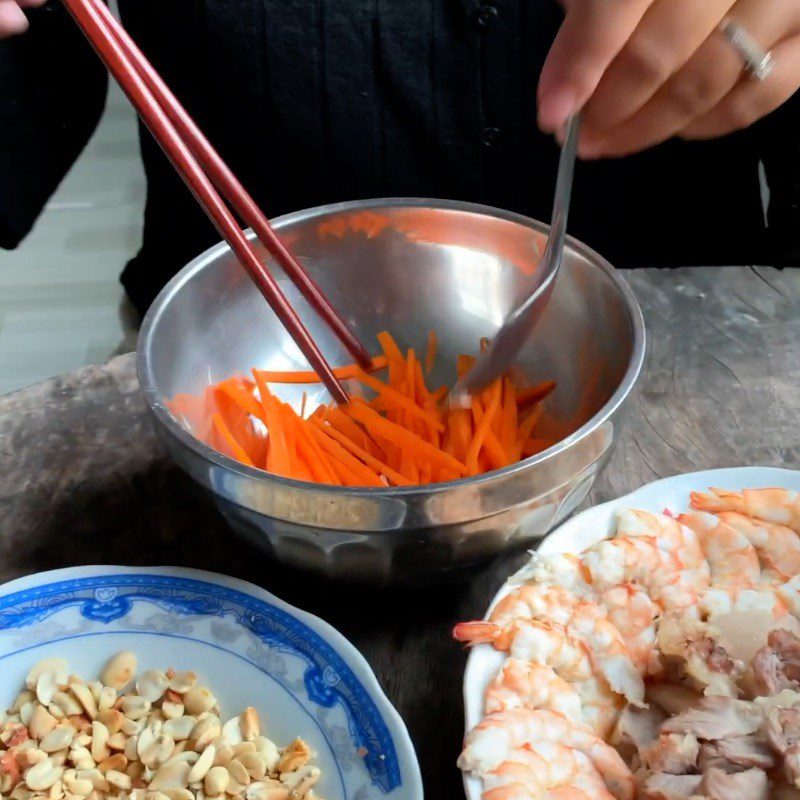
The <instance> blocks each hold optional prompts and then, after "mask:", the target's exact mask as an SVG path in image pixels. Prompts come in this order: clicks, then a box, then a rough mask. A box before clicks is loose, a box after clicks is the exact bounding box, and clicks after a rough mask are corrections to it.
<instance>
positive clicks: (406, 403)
mask: <svg viewBox="0 0 800 800" xmlns="http://www.w3.org/2000/svg"><path fill="white" fill-rule="evenodd" d="M409 363H411V362H409ZM355 378H356V380H358V381H360V382H361V383H363V384H364V385H365V386H369V388H370V389H372V390H373V391H376V392H377V393H378V394H379V395H380V396H381V397H383V399H384V400H386V401H388V402H390V403H392V404H393V405H395V406H396V407H397V408H401V409H403V411H405V412H406V413H407V414H408V415H410V416H412V417H417V419H421V420H422V421H423V422H425V423H426V424H427V425H430V426H431V428H433V429H434V430H436V431H444V425H442V424H441V423H440V422H438V421H437V419H436V417H435V416H434V415H433V414H432V413H431V412H430V411H426V410H425V409H424V408H421V407H420V406H418V405H417V404H416V403H415V402H414V400H412V399H411V398H410V397H406V396H405V395H403V394H402V393H401V392H398V391H397V390H396V389H392V387H391V386H387V385H386V384H385V383H383V381H379V380H378V379H377V378H373V377H372V376H371V375H367V374H366V373H365V372H362V373H361V374H359V375H356V376H355Z"/></svg>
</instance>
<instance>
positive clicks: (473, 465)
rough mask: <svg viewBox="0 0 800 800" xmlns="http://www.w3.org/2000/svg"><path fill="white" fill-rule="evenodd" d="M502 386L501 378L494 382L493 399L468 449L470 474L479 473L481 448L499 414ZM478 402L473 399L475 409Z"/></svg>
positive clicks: (492, 387)
mask: <svg viewBox="0 0 800 800" xmlns="http://www.w3.org/2000/svg"><path fill="white" fill-rule="evenodd" d="M501 387H502V384H501V383H500V381H499V380H498V381H495V382H494V383H493V384H492V386H491V392H492V399H491V400H490V401H489V405H488V406H487V408H486V411H485V412H484V413H483V418H482V419H481V421H480V422H479V423H478V427H477V428H476V429H475V436H474V437H473V438H472V441H471V442H470V443H469V448H468V449H467V469H468V470H469V474H470V475H477V474H478V473H479V469H478V456H479V455H480V451H481V448H482V447H483V443H484V441H485V440H486V435H487V434H488V433H489V429H490V426H491V424H492V421H493V420H494V417H495V414H497V410H498V409H499V408H500V390H501ZM476 403H477V401H475V400H473V410H474V405H475V404H476Z"/></svg>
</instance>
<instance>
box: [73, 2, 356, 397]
mask: <svg viewBox="0 0 800 800" xmlns="http://www.w3.org/2000/svg"><path fill="white" fill-rule="evenodd" d="M63 1H64V5H65V6H66V7H67V9H68V10H69V12H70V13H71V14H72V16H73V18H74V19H75V21H76V22H77V24H78V25H79V27H80V28H81V30H82V31H83V32H84V34H85V35H86V37H87V38H88V39H89V41H90V43H91V44H92V46H93V47H94V48H95V50H96V51H97V54H98V55H99V56H100V58H101V59H102V61H103V62H104V63H105V65H106V67H107V68H108V70H109V72H111V74H112V75H113V76H114V78H115V79H116V81H117V83H119V85H120V87H121V88H122V90H123V91H124V92H125V94H126V95H127V96H128V98H129V99H130V101H131V103H132V104H133V106H134V108H135V109H136V111H137V112H138V114H139V116H140V117H141V118H142V120H143V122H144V123H145V125H147V127H148V129H149V130H150V132H151V133H152V134H153V136H154V137H155V139H156V141H157V142H158V143H159V144H160V145H161V147H162V149H163V150H164V152H165V154H166V155H167V157H168V158H169V159H170V161H171V162H172V164H173V166H174V167H175V169H176V170H177V171H178V173H179V174H180V175H181V177H182V178H183V179H184V181H185V182H186V184H187V185H188V187H189V188H190V189H191V191H192V193H193V194H194V195H195V197H196V198H197V200H198V202H199V203H200V205H201V206H202V207H203V209H204V210H205V212H206V214H207V215H208V216H209V218H210V219H211V221H212V222H213V223H214V225H215V226H216V227H217V229H218V230H219V232H220V234H221V235H222V237H223V238H224V239H225V240H226V241H227V242H228V244H229V245H230V247H231V249H232V250H233V252H234V253H235V255H236V256H237V258H238V259H239V261H240V263H241V264H242V266H244V267H245V269H246V270H247V271H248V273H249V274H250V277H251V278H252V279H253V281H254V282H255V284H256V285H257V287H258V288H259V290H260V291H261V293H262V294H263V295H264V297H265V298H266V300H267V302H268V303H269V304H270V306H271V307H272V309H273V311H274V312H275V314H276V315H277V316H278V318H279V319H280V321H281V323H282V324H283V325H284V327H285V328H286V330H287V331H288V332H289V334H290V335H291V336H292V338H293V339H294V341H295V342H296V344H297V346H298V347H299V348H300V350H301V351H302V353H303V355H304V356H305V357H306V359H307V360H308V362H309V364H310V365H311V367H312V368H313V369H314V371H315V372H317V374H318V375H319V376H320V378H321V379H322V381H323V383H324V384H325V386H326V388H327V389H328V391H329V392H330V393H331V396H332V397H333V399H334V400H335V401H336V402H337V403H347V402H348V397H347V393H346V392H345V391H344V389H343V388H342V386H341V384H340V383H339V381H338V380H337V378H336V376H335V375H334V373H333V370H332V369H331V367H330V365H329V364H328V362H327V361H326V359H325V356H324V355H323V354H322V352H321V351H320V349H319V347H318V346H317V344H316V343H315V342H314V340H313V339H312V338H311V336H310V334H309V333H308V331H307V330H306V328H305V326H304V325H303V323H302V321H301V320H300V318H299V317H298V315H297V313H296V312H295V310H294V309H293V308H292V306H291V305H290V303H289V301H288V300H287V298H286V296H285V295H284V294H283V292H282V290H281V288H280V286H278V284H277V282H276V281H275V279H274V278H273V276H272V275H271V274H270V272H269V271H268V270H267V269H266V267H265V266H264V265H263V264H262V263H261V261H260V260H259V258H258V256H257V255H256V252H255V250H254V249H253V247H252V245H251V244H250V242H249V241H248V240H247V237H246V236H245V235H244V233H243V232H242V230H241V228H240V227H239V225H238V224H237V222H236V219H235V218H234V216H233V214H232V213H231V212H230V211H229V210H228V208H227V206H226V205H225V203H224V202H223V200H222V198H221V197H220V196H219V194H218V193H217V191H216V189H215V188H214V185H213V184H212V182H211V179H210V177H209V175H207V174H206V173H205V172H204V171H203V169H202V167H201V166H200V164H198V162H197V160H196V159H195V156H194V155H193V152H192V149H190V146H189V145H188V144H187V143H186V142H184V141H183V139H182V138H181V135H180V134H179V133H178V131H177V130H176V127H175V124H174V123H173V121H172V120H171V118H170V114H169V113H168V111H167V107H170V110H171V112H172V114H174V115H176V117H177V116H179V117H180V118H181V122H182V126H183V127H184V135H187V139H189V140H190V141H191V143H192V145H193V147H194V148H197V150H196V152H198V153H202V154H203V157H204V160H205V162H206V164H210V165H211V167H210V169H209V172H211V173H212V176H213V177H214V178H215V179H216V180H217V181H219V182H220V184H221V185H222V186H224V187H225V191H226V193H228V196H229V198H231V203H232V205H234V206H235V207H237V209H246V210H247V214H248V216H247V217H245V214H244V213H242V216H243V217H245V219H246V220H248V221H249V220H253V221H255V220H256V218H258V222H259V227H261V228H262V229H263V230H265V231H268V233H267V234H266V239H262V241H263V242H264V244H265V246H266V247H267V248H268V249H269V250H270V252H271V253H272V254H273V255H275V257H276V260H277V259H279V258H280V259H282V260H281V263H282V264H285V263H291V265H292V267H291V268H290V269H291V272H289V270H287V273H288V274H289V275H290V277H291V278H292V279H293V280H297V281H302V283H300V284H299V288H300V289H301V291H303V294H304V295H305V296H306V297H308V298H309V299H310V302H312V307H314V308H316V309H318V310H320V309H326V310H327V314H328V315H326V313H325V311H323V310H320V313H321V315H322V316H323V317H324V318H325V319H326V321H328V322H330V320H331V319H335V320H336V327H335V328H334V330H335V331H336V332H337V334H338V333H339V331H340V330H341V329H342V328H343V329H345V330H347V334H349V336H346V340H345V339H343V343H344V344H345V345H346V346H348V342H350V343H351V344H352V342H356V344H357V351H359V352H358V359H359V361H361V360H362V354H361V352H360V351H361V350H363V348H362V347H361V345H360V344H358V343H357V340H355V337H354V336H353V335H352V333H351V332H350V331H349V330H348V329H347V326H346V325H345V324H344V323H343V322H341V320H340V319H339V318H338V317H337V316H336V314H335V312H334V311H333V309H332V308H331V306H330V305H329V304H328V303H327V301H325V302H324V306H322V305H318V304H317V300H318V299H323V300H324V297H323V296H322V293H321V292H320V291H319V289H318V287H316V285H315V284H314V283H313V282H312V281H311V280H310V279H309V278H308V277H307V276H306V275H305V272H304V271H303V269H302V267H301V266H300V265H299V264H298V263H297V262H296V261H294V259H292V257H291V255H290V254H289V253H288V251H286V249H285V248H284V247H283V246H282V245H281V244H280V242H279V241H278V239H277V237H276V236H275V234H274V231H272V229H271V228H270V227H269V223H268V222H267V220H266V218H265V217H264V216H263V214H262V213H261V212H260V211H258V207H257V206H256V205H255V203H254V202H253V200H252V198H250V197H249V195H247V194H246V192H245V191H244V189H243V188H242V187H241V185H240V184H239V183H238V181H237V180H236V178H235V177H234V176H233V174H232V173H231V172H230V170H229V169H228V168H227V167H226V166H225V164H224V162H222V159H221V158H219V156H218V155H217V154H216V152H215V151H214V150H213V148H212V147H211V145H210V144H209V143H208V142H207V140H205V138H204V137H203V136H202V134H200V131H199V130H198V129H197V127H196V125H194V123H193V122H192V120H191V118H190V117H189V116H188V114H186V112H185V111H184V110H183V109H180V112H182V113H179V111H178V108H180V107H179V106H178V104H177V101H175V104H174V105H173V104H172V103H170V102H169V101H170V100H175V98H174V97H172V95H171V93H169V90H167V93H166V94H163V93H162V94H161V99H163V100H165V101H166V102H165V104H164V107H162V104H161V103H160V102H159V100H157V99H156V97H155V96H154V92H152V90H151V88H150V87H149V86H148V83H147V82H146V81H145V79H144V77H143V76H142V75H141V74H140V73H139V72H138V71H137V68H136V66H135V65H134V64H133V63H132V61H131V59H130V58H129V56H128V54H127V53H126V50H125V48H123V46H122V44H121V42H120V41H119V40H118V39H117V37H116V36H115V35H114V34H113V33H112V31H111V30H110V29H109V26H108V25H107V24H106V22H107V20H106V15H105V14H101V12H100V11H99V9H98V5H97V4H95V3H94V2H93V0H63ZM112 19H113V17H112ZM114 23H115V28H119V26H118V25H117V24H116V20H114ZM119 30H121V28H119ZM131 44H132V42H131ZM142 60H143V61H144V57H143V56H142ZM147 66H148V67H149V65H147ZM147 72H148V73H151V74H150V78H151V80H152V79H153V78H154V77H157V76H156V74H155V71H154V70H153V69H152V67H149V69H148V70H147ZM159 83H160V84H161V86H160V87H159V88H162V89H166V86H164V85H163V81H160V80H159ZM176 106H177V108H176ZM254 210H255V211H257V212H258V213H257V216H254ZM240 213H241V212H240ZM262 220H263V223H265V225H262ZM251 224H252V223H251ZM253 227H254V228H255V225H254V226H253ZM256 233H258V235H259V237H261V233H259V231H258V230H257V231H256ZM275 244H277V245H278V247H279V249H280V253H281V256H280V257H279V256H277V255H276V252H275V250H274V249H273V248H274V247H275ZM299 276H302V278H300V277H299ZM311 298H313V300H312V299H311ZM332 327H333V326H332ZM348 349H350V346H348ZM351 352H353V351H352V350H351ZM364 352H366V351H364ZM353 355H354V356H356V353H355V352H353ZM366 358H367V359H369V356H368V355H367V356H366Z"/></svg>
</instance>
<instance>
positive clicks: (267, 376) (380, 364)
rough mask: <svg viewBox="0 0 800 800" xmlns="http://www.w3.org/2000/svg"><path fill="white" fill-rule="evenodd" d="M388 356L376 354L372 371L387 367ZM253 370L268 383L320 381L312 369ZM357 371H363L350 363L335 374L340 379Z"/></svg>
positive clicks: (336, 370) (349, 376)
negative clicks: (304, 370)
mask: <svg viewBox="0 0 800 800" xmlns="http://www.w3.org/2000/svg"><path fill="white" fill-rule="evenodd" d="M388 363H389V362H388V360H387V358H386V356H375V358H373V359H372V364H371V365H370V372H377V371H378V370H381V369H386V367H387V365H388ZM253 372H254V373H255V372H260V373H261V376H262V377H263V378H264V380H265V381H266V382H267V383H320V382H321V381H320V377H319V375H317V373H316V372H312V371H311V370H309V371H307V372H296V371H292V370H267V369H259V370H253ZM357 372H362V369H361V367H359V366H358V364H348V365H347V366H346V367H335V368H334V370H333V374H334V375H335V376H336V377H337V378H338V379H339V380H340V381H344V380H348V379H349V378H354V377H355V375H356V373H357Z"/></svg>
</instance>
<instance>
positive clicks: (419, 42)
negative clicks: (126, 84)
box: [0, 0, 800, 310]
mask: <svg viewBox="0 0 800 800" xmlns="http://www.w3.org/2000/svg"><path fill="white" fill-rule="evenodd" d="M120 7H121V11H122V15H123V20H124V22H125V24H126V25H127V27H128V29H129V31H130V32H131V33H132V34H133V36H134V37H135V38H136V40H137V41H138V42H139V44H140V45H141V47H142V49H143V50H144V51H145V53H146V54H147V55H148V56H149V57H150V59H151V60H152V61H153V62H154V64H155V66H156V67H157V68H158V69H159V70H160V71H161V72H162V74H163V76H164V77H165V78H166V80H167V81H168V83H170V85H171V86H172V88H173V89H174V91H175V93H176V94H177V95H178V97H179V98H180V99H181V100H182V102H184V104H185V105H186V106H187V108H188V110H189V111H190V113H191V114H193V115H194V116H195V118H196V120H197V121H198V123H199V124H200V125H201V127H203V128H204V130H205V131H206V132H207V134H208V135H209V138H210V139H211V140H212V142H213V143H214V144H215V146H216V147H217V148H218V149H219V150H220V152H221V153H222V155H223V157H224V158H225V159H226V160H227V161H228V162H229V164H230V165H231V167H232V168H233V169H234V171H235V172H236V173H237V174H238V176H239V177H240V179H241V180H242V182H243V183H244V184H245V185H246V186H247V188H248V189H249V190H250V191H251V193H252V194H253V195H254V197H255V198H256V200H257V201H258V202H259V203H260V204H261V206H262V208H263V209H264V210H265V211H266V213H267V214H268V215H269V216H276V215H278V214H281V213H284V212H287V211H290V210H294V209H298V208H302V207H308V206H314V205H318V204H322V203H328V202H333V201H339V200H349V199H355V198H364V197H376V196H424V197H445V198H457V199H463V200H470V201H475V202H481V203H486V204H489V205H493V206H499V207H503V208H507V209H512V210H514V211H518V212H521V213H523V214H527V215H529V216H532V217H535V218H538V219H544V220H547V219H548V217H549V214H550V208H551V204H552V192H553V187H554V178H555V169H556V162H557V148H556V146H555V144H554V143H553V141H552V139H551V138H550V137H547V136H544V135H542V134H541V133H540V132H539V131H538V130H537V128H536V108H535V94H536V83H537V79H538V74H539V70H540V68H541V65H542V63H543V61H544V58H545V56H546V54H547V50H548V48H549V45H550V43H551V42H552V40H553V37H554V35H555V32H556V30H557V27H558V25H559V22H560V19H561V11H560V9H559V6H558V4H557V3H556V2H555V0H485V2H482V3H481V2H478V0H205V1H204V0H120ZM31 17H32V25H31V30H30V31H29V32H28V33H27V34H25V35H24V36H22V37H19V38H17V39H14V40H8V41H6V42H3V43H2V44H0V244H2V246H4V247H13V246H15V245H16V244H17V242H18V241H19V240H20V239H21V237H23V236H24V235H25V234H26V233H27V231H28V230H29V229H30V227H31V225H32V224H33V222H34V220H35V218H36V216H37V215H38V213H39V212H40V210H41V208H42V206H43V204H44V203H45V202H46V199H47V197H48V196H49V195H50V193H51V192H52V191H53V189H54V188H55V186H56V185H57V183H58V181H59V180H60V179H61V177H63V174H64V173H65V171H66V170H67V169H68V167H69V166H70V164H71V162H72V160H73V159H74V158H75V156H76V155H77V153H78V152H79V151H80V149H81V147H82V146H83V144H84V143H85V141H86V139H87V138H88V136H89V135H90V133H91V131H92V130H93V127H94V125H95V124H96V120H97V118H98V116H99V113H100V111H101V109H102V104H103V98H104V91H105V79H104V75H103V71H102V68H101V67H100V65H99V62H98V61H97V60H96V57H95V56H94V55H93V53H91V51H90V50H89V48H88V45H86V44H85V42H83V41H82V39H81V36H80V34H79V33H77V32H76V30H75V28H74V25H73V23H72V21H71V20H70V19H69V18H68V17H67V15H66V13H65V12H64V11H63V9H62V8H61V6H60V4H52V5H51V6H48V7H47V8H45V9H43V10H41V11H38V12H32V14H31ZM798 106H800V98H798V97H797V96H796V97H795V98H793V100H792V101H790V103H789V104H787V105H786V106H785V107H784V108H783V109H781V110H780V111H778V112H776V113H775V114H773V115H771V117H769V118H767V119H766V120H763V121H762V122H761V123H759V124H757V125H756V126H754V127H753V128H751V129H749V130H747V131H743V132H740V133H737V134H733V135H731V136H728V137H725V138H723V139H720V140H717V141H714V142H692V143H688V142H682V141H679V140H673V141H670V142H667V143H665V144H663V145H661V146H659V147H656V148H654V149H653V150H651V151H648V152H646V153H643V154H639V155H636V156H633V157H629V158H626V159H617V160H610V161H601V162H591V163H582V164H579V166H578V170H577V173H576V179H575V190H574V196H573V208H572V212H571V216H570V232H571V233H572V234H573V235H575V236H577V237H578V238H580V239H583V240H584V241H586V242H587V243H588V244H590V245H591V246H593V247H595V248H596V249H597V250H599V251H600V252H601V253H603V254H604V255H605V256H606V257H607V258H608V259H609V260H610V261H611V262H612V263H614V264H616V265H617V266H626V267H637V266H674V265H680V264H750V263H771V264H775V265H777V266H783V265H789V264H793V265H798V264H800V123H799V121H798V120H799V119H800V111H798ZM142 156H143V160H144V165H145V170H146V173H147V179H148V193H147V206H146V212H145V227H144V240H143V245H142V249H141V251H140V253H139V254H138V255H137V256H136V258H134V259H133V260H132V261H131V263H130V264H129V265H128V267H127V268H126V270H125V272H124V274H123V283H124V284H125V287H126V289H127V290H128V293H129V294H130V296H131V297H132V299H133V301H134V302H135V303H136V305H137V306H138V307H139V308H140V309H142V310H143V309H145V308H146V306H147V305H148V304H149V303H150V302H151V300H152V299H153V297H154V296H155V294H156V293H157V291H158V290H159V288H160V287H161V286H162V285H163V284H164V282H166V281H167V280H168V279H169V277H170V276H171V275H173V274H174V273H175V272H176V271H177V270H178V269H180V267H181V266H182V265H183V264H185V263H186V262H187V261H188V260H189V259H190V258H191V257H193V256H194V255H196V254H197V253H198V252H200V251H201V250H203V249H204V248H205V247H207V246H208V245H210V244H211V243H212V242H214V241H216V240H217V239H218V238H219V237H218V235H217V234H216V232H215V231H214V230H213V229H212V228H211V226H210V224H209V223H208V222H207V221H206V219H205V217H204V216H203V215H202V212H201V211H200V210H199V209H198V208H197V207H196V206H195V204H194V201H193V199H192V198H191V196H190V195H189V193H188V191H187V190H186V189H185V188H184V186H183V184H182V183H181V182H180V179H179V178H177V177H176V175H175V174H174V173H173V172H172V169H171V167H169V165H168V163H167V162H166V160H165V159H164V157H163V155H162V154H161V153H160V151H159V150H158V148H157V147H156V146H155V145H154V143H153V141H152V140H151V139H150V137H149V134H147V133H146V132H144V133H143V134H142ZM759 162H762V163H763V165H764V168H765V171H766V175H767V180H768V182H769V187H770V193H771V203H770V209H769V227H766V226H765V222H764V214H763V209H762V203H761V195H760V188H759V177H758V170H759Z"/></svg>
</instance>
